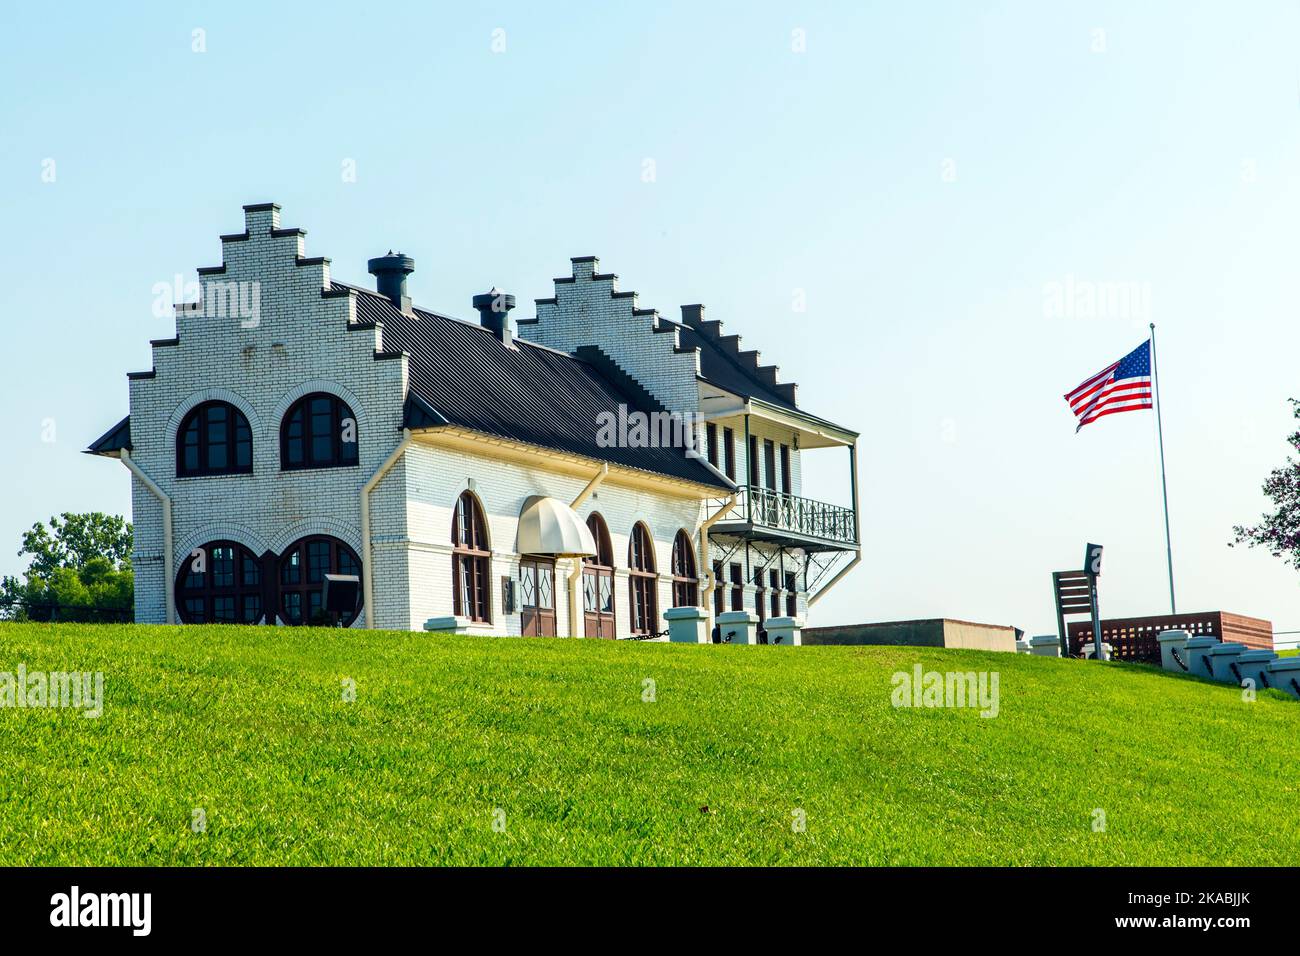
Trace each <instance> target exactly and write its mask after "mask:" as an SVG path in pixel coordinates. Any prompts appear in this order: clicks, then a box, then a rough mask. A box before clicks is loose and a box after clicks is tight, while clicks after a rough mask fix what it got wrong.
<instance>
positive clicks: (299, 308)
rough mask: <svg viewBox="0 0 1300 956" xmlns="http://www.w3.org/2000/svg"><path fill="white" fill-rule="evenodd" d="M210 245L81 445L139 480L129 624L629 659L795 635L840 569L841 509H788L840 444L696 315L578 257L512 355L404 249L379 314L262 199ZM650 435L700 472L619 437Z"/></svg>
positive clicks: (763, 369) (751, 357)
mask: <svg viewBox="0 0 1300 956" xmlns="http://www.w3.org/2000/svg"><path fill="white" fill-rule="evenodd" d="M221 242H222V265H220V266H217V267H209V268H204V269H200V270H199V277H200V283H201V285H202V297H201V300H200V301H199V302H197V303H188V304H185V305H178V306H177V307H176V337H175V338H173V339H166V340H158V341H155V342H153V343H152V345H153V355H154V361H153V366H154V367H153V369H152V370H150V371H148V372H137V373H132V374H131V375H129V376H128V377H129V380H130V414H129V416H128V417H127V418H126V419H124V420H123V421H122V422H120V423H119V424H118V425H116V426H114V427H113V428H112V429H110V430H109V431H108V432H107V433H106V434H105V435H104V436H103V437H102V438H100V439H99V440H98V441H96V442H95V443H94V444H93V445H92V446H91V448H90V449H89V451H90V452H91V453H94V454H100V455H105V456H110V457H117V458H120V459H121V460H122V461H123V462H124V463H125V464H126V465H127V466H128V468H130V470H131V473H132V475H133V478H132V513H133V520H134V523H135V541H136V552H135V555H134V561H135V571H136V597H135V601H136V620H137V621H140V622H142V623H144V622H152V623H160V622H165V621H169V620H176V621H181V622H191V621H193V622H198V621H213V620H219V621H230V620H233V621H247V622H249V623H279V624H292V623H311V622H316V623H339V624H346V625H350V626H354V627H361V626H375V627H383V628H400V629H420V628H423V627H425V626H426V624H428V625H429V626H431V627H435V628H438V629H443V628H446V629H456V630H461V631H465V632H468V633H483V634H521V633H526V634H561V635H565V634H574V633H577V634H587V635H589V636H603V637H628V636H638V637H645V636H653V635H655V634H659V633H662V632H663V631H664V630H665V624H664V621H663V612H664V611H665V610H666V609H668V608H670V607H674V606H683V605H686V606H690V605H698V606H701V607H704V608H706V609H707V610H708V611H709V612H710V613H712V612H713V610H714V609H715V606H716V609H718V610H723V609H732V608H737V609H740V608H743V609H746V610H750V611H753V612H755V613H756V614H757V615H758V616H760V617H764V618H766V617H776V616H785V615H789V616H794V617H802V616H803V615H804V614H805V612H806V608H807V604H808V600H809V590H810V587H811V588H812V590H813V593H814V594H815V593H816V592H817V590H818V588H822V589H824V588H825V587H826V586H827V584H828V582H833V581H834V580H835V579H837V578H838V576H839V574H842V573H843V570H844V569H845V568H846V564H845V561H848V562H849V563H852V561H854V560H856V554H857V551H858V533H857V516H856V510H855V509H854V508H841V507H835V506H832V505H827V504H824V503H820V502H811V501H807V500H805V499H803V498H801V497H800V490H801V484H800V456H801V455H802V453H803V451H804V450H806V449H810V448H821V447H830V446H842V447H847V448H848V449H849V461H850V466H851V467H852V463H853V455H854V447H855V446H854V443H855V440H856V437H857V436H856V434H855V433H853V432H850V431H848V430H846V429H843V428H840V427H838V426H835V425H832V424H831V423H829V422H825V421H822V420H820V419H817V418H815V417H813V416H810V415H808V414H807V413H805V412H803V411H802V410H800V409H799V408H798V407H797V406H796V404H795V391H794V386H793V385H786V384H780V383H778V382H777V381H776V370H775V369H774V368H770V367H767V366H762V365H760V364H759V363H758V356H757V353H754V352H745V351H742V350H741V349H740V347H739V339H738V337H736V336H725V335H723V334H722V331H721V324H720V323H718V322H711V321H705V320H704V319H703V309H702V307H700V306H684V307H683V308H682V313H683V319H682V321H681V322H672V321H669V320H667V319H665V318H664V317H661V316H659V315H658V313H657V312H655V311H654V310H651V309H640V308H638V307H637V303H636V297H635V295H634V294H633V293H623V292H619V291H618V289H617V281H616V278H615V277H614V276H611V275H602V274H600V273H599V272H598V271H597V263H596V260H595V259H593V258H581V259H574V260H573V275H572V276H568V277H564V278H562V279H557V280H555V296H554V297H553V298H549V299H539V300H537V315H536V317H535V318H531V319H524V320H521V321H519V323H518V332H517V333H515V331H514V329H513V328H512V321H511V318H510V316H509V309H510V308H511V307H512V306H513V304H514V300H513V297H511V296H505V295H503V294H500V293H497V292H496V291H495V290H493V292H492V293H488V294H485V295H483V296H477V297H475V301H474V306H475V308H476V309H478V310H479V312H480V319H479V321H478V322H464V321H461V320H458V319H453V318H450V317H448V316H445V315H442V314H440V313H434V312H429V311H426V310H423V309H419V308H416V307H413V306H412V305H411V303H410V300H409V298H407V297H406V295H405V276H406V274H407V273H409V272H410V271H412V269H413V267H414V264H413V263H412V261H411V260H409V259H407V258H405V257H403V256H401V255H400V253H399V254H398V255H396V256H394V255H392V254H391V253H390V254H389V255H388V256H384V257H380V258H378V259H374V260H371V263H370V266H371V271H372V272H373V273H374V274H375V275H376V277H377V278H378V285H379V290H378V291H370V290H368V289H363V288H359V287H355V286H350V285H346V284H343V283H339V282H336V281H334V280H332V278H331V276H330V264H329V261H328V260H327V259H321V258H314V259H313V258H306V257H305V256H304V251H305V249H304V233H303V232H302V231H301V230H298V229H283V228H281V227H280V224H279V208H278V207H277V206H275V205H273V204H261V205H253V206H246V207H245V228H244V231H243V232H242V233H238V234H234V235H227V236H222V237H221ZM666 413H674V414H675V415H677V416H679V418H678V419H677V421H678V422H680V421H686V422H687V423H688V425H689V428H688V430H687V432H688V434H687V438H688V439H689V438H690V434H691V433H692V432H694V433H695V434H697V435H698V439H697V440H698V441H699V442H700V443H701V444H702V449H701V453H698V454H697V453H694V452H692V453H687V451H686V450H685V449H684V448H683V447H681V445H684V444H689V440H688V441H686V442H681V443H679V444H678V446H677V447H666V446H664V444H663V443H659V444H658V446H657V447H644V445H645V444H646V443H645V442H644V441H641V440H638V438H637V436H636V435H635V429H633V430H632V431H630V432H629V433H628V435H624V436H620V437H621V438H623V439H624V440H623V441H621V442H620V441H615V442H613V443H611V442H610V441H609V436H610V435H611V434H612V433H613V432H612V430H611V427H610V425H611V422H613V421H614V420H615V419H616V418H617V419H618V420H621V421H625V422H626V421H628V420H629V419H630V420H633V421H635V420H636V418H637V416H642V420H645V419H647V418H648V419H649V420H650V421H651V422H655V421H659V422H664V421H666V420H668V418H669V416H668V415H667V414H666ZM654 416H659V417H658V418H657V419H656V418H655V417H654ZM700 416H703V420H701V418H700ZM642 437H644V436H642ZM628 438H630V440H627V439H628ZM751 453H752V454H751ZM854 489H855V491H854V497H855V498H856V481H855V482H854ZM521 551H523V552H526V553H522V554H521ZM584 556H585V557H584ZM715 572H719V573H720V577H721V581H719V585H720V587H719V588H718V589H717V590H716V592H715V593H712V594H711V587H712V584H713V581H714V577H715ZM326 575H337V576H338V577H335V578H332V579H331V580H330V583H329V587H330V589H331V590H332V591H333V595H332V600H331V602H330V603H331V604H332V605H334V607H333V608H332V609H331V608H326V607H325V606H323V604H322V601H323V597H324V590H325V588H324V585H325V576H326ZM349 576H354V577H355V578H356V579H359V580H358V582H357V585H355V586H353V590H355V592H356V593H355V595H354V594H351V593H349V582H348V580H347V579H348V577H349ZM354 598H355V600H354ZM716 634H717V631H716V629H715V635H716Z"/></svg>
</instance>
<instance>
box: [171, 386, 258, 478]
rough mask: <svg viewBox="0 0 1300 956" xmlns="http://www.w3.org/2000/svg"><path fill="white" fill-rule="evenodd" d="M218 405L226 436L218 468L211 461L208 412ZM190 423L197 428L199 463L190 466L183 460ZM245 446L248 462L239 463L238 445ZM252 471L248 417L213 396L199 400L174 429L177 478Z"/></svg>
mask: <svg viewBox="0 0 1300 956" xmlns="http://www.w3.org/2000/svg"><path fill="white" fill-rule="evenodd" d="M217 408H221V409H223V410H224V411H225V412H226V416H227V418H226V438H225V441H224V442H223V443H222V444H224V445H225V446H226V465H225V466H224V467H221V468H214V467H213V466H212V465H211V464H210V458H211V448H212V444H213V443H212V440H211V439H212V435H211V426H212V422H211V421H210V415H211V413H212V411H213V410H214V409H217ZM191 425H193V426H195V427H196V429H197V437H198V442H197V455H198V465H197V466H196V467H194V468H190V467H189V466H188V465H186V463H185V451H186V448H187V444H186V441H185V436H186V432H188V431H189V430H190V427H191ZM241 429H242V431H243V432H244V434H245V436H246V438H245V439H244V440H242V441H241V439H240V436H239V432H240V431H241ZM245 444H246V445H247V446H248V464H247V465H240V464H239V446H240V445H245ZM252 473H253V429H252V426H251V425H249V423H248V416H247V415H245V414H244V413H243V412H242V411H240V409H239V408H238V407H237V406H235V405H232V404H231V403H230V402H227V401H223V400H220V399H214V400H213V401H209V402H200V403H199V404H198V405H195V406H194V407H193V408H191V409H190V410H189V411H188V412H186V413H185V417H184V418H182V419H181V424H180V427H179V428H177V429H176V477H177V478H210V477H213V476H216V475H251V474H252Z"/></svg>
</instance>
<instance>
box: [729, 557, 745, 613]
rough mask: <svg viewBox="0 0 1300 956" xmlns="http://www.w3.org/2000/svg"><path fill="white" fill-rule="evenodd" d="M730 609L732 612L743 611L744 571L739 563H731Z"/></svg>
mask: <svg viewBox="0 0 1300 956" xmlns="http://www.w3.org/2000/svg"><path fill="white" fill-rule="evenodd" d="M731 609H732V610H733V611H743V610H744V609H745V569H744V568H742V567H741V566H740V562H739V561H732V562H731Z"/></svg>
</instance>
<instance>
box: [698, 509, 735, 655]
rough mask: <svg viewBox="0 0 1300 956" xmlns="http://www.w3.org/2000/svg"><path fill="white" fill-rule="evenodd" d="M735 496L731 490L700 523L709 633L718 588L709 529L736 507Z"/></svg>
mask: <svg viewBox="0 0 1300 956" xmlns="http://www.w3.org/2000/svg"><path fill="white" fill-rule="evenodd" d="M736 497H737V494H736V492H732V494H731V497H730V498H728V499H727V501H726V503H725V504H724V505H723V506H722V507H721V508H719V509H718V510H717V511H716V512H715V513H714V514H713V515H711V516H710V517H708V518H705V519H704V522H703V523H702V524H701V525H700V567H701V568H703V569H704V573H705V574H706V575H708V578H709V583H708V584H707V585H705V587H704V600H703V601H702V602H701V603H702V604H703V605H704V610H705V611H707V612H708V615H709V623H708V629H709V633H710V634H712V633H713V592H714V591H716V590H717V589H718V579H717V575H715V574H714V573H713V562H712V561H710V560H709V529H710V528H712V527H713V526H714V525H715V524H717V523H718V522H719V521H720V520H721V519H722V518H724V517H725V516H726V515H727V513H728V512H729V511H731V509H732V508H734V507H736Z"/></svg>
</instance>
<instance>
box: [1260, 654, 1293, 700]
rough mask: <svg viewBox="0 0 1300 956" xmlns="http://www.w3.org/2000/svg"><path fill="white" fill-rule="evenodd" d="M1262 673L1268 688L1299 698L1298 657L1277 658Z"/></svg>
mask: <svg viewBox="0 0 1300 956" xmlns="http://www.w3.org/2000/svg"><path fill="white" fill-rule="evenodd" d="M1264 673H1265V676H1266V677H1267V678H1268V686H1269V687H1273V688H1276V689H1277V690H1280V691H1285V692H1286V693H1288V694H1290V695H1291V696H1292V697H1300V657H1279V658H1278V659H1277V660H1275V661H1272V662H1270V663H1269V665H1268V670H1266V671H1265V672H1264Z"/></svg>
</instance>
